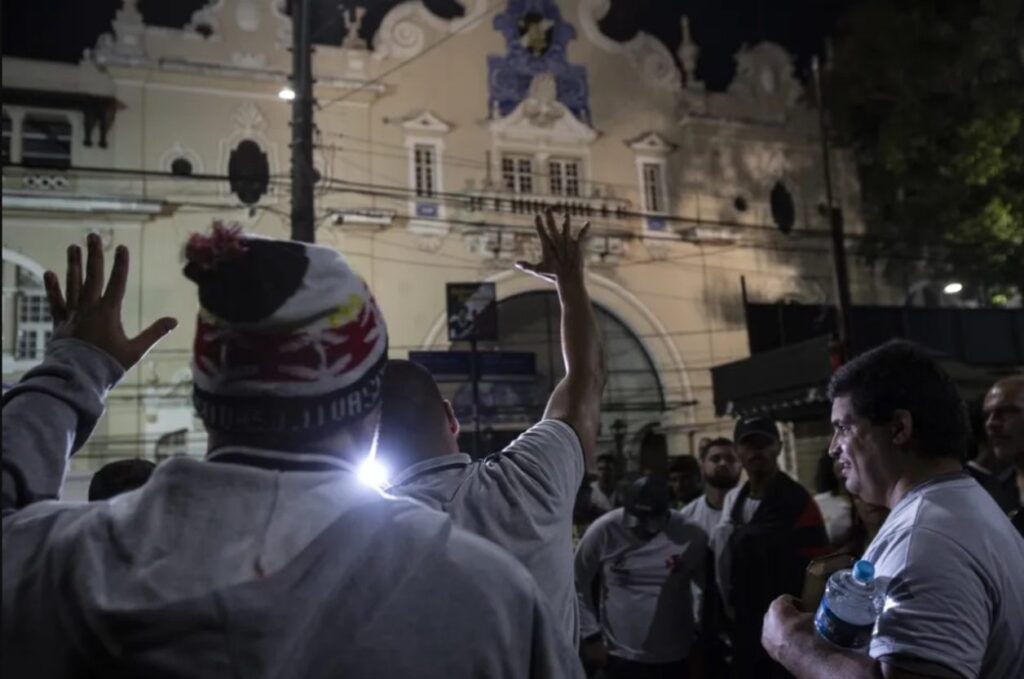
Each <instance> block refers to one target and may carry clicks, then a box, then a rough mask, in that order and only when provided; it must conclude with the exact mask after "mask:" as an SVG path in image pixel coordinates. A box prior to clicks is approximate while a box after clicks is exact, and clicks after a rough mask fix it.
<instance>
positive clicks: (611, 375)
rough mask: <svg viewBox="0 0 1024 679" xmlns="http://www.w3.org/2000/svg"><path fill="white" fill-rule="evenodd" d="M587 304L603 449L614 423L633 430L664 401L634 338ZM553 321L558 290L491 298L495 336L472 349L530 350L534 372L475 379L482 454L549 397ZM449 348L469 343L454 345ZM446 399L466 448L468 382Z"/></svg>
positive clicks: (537, 412)
mask: <svg viewBox="0 0 1024 679" xmlns="http://www.w3.org/2000/svg"><path fill="white" fill-rule="evenodd" d="M594 309H595V311H596V313H597V320H598V324H599V325H600V326H601V330H602V332H603V334H604V338H605V353H606V357H607V365H608V381H607V384H606V385H605V391H604V397H603V399H602V414H601V420H602V425H603V435H604V437H605V438H606V439H607V440H608V442H607V443H606V444H605V445H604V447H605V448H608V449H610V448H611V447H612V445H613V444H612V443H611V436H612V432H611V428H612V423H613V422H615V421H616V420H621V421H623V422H628V427H629V429H630V434H633V433H635V432H636V431H637V430H638V429H639V428H640V426H642V423H646V422H650V421H651V420H658V419H659V417H660V416H661V414H662V413H663V412H664V411H665V410H666V403H665V396H664V392H663V389H662V385H661V380H660V379H659V378H658V374H657V371H656V370H655V368H654V363H653V361H652V360H651V358H650V356H649V355H648V354H647V351H646V349H645V348H644V346H643V344H642V343H641V341H640V338H638V337H637V336H636V334H634V333H633V331H632V330H630V329H629V328H628V327H627V326H626V325H625V324H624V323H623V322H622V321H621V320H619V319H618V318H616V317H615V316H614V315H612V314H611V313H610V312H609V311H607V310H606V309H604V308H602V307H600V306H598V305H597V304H595V305H594ZM559 318H560V308H559V302H558V295H557V294H556V293H555V292H553V291H538V292H528V293H525V294H520V295H515V296H512V297H508V298H506V299H504V300H501V301H500V302H499V303H498V327H499V336H500V337H501V341H500V342H481V343H480V346H479V350H480V351H481V352H484V351H494V350H501V351H522V352H530V353H533V354H534V356H535V361H536V367H537V372H536V375H535V376H534V377H533V379H524V380H508V381H494V382H492V381H483V382H481V384H480V403H481V429H482V430H483V432H484V436H483V438H484V439H485V440H484V442H483V446H482V452H484V453H489V452H493V451H495V450H497V449H499V448H501V447H503V446H504V445H505V444H507V443H508V442H510V441H511V440H512V439H513V438H515V437H516V436H518V435H519V434H520V433H521V432H522V431H523V430H524V429H525V428H526V427H528V426H529V425H531V424H533V423H534V422H536V421H538V420H539V419H540V417H541V416H542V414H543V412H544V406H545V405H546V403H547V399H548V396H549V395H550V394H551V391H552V390H553V389H554V387H555V385H556V384H558V382H559V380H561V379H562V377H563V376H564V375H565V369H564V364H563V360H562V345H561V334H560V329H559ZM452 348H453V349H463V350H464V349H468V348H469V347H468V346H463V343H456V344H455V345H453V346H452ZM442 387H443V388H444V385H442ZM448 389H451V387H449V388H448ZM448 389H446V391H448ZM449 395H451V394H449ZM451 397H452V404H453V405H454V407H455V410H456V414H457V415H458V417H459V420H460V421H461V422H462V425H463V436H464V437H465V440H462V441H460V444H461V445H462V449H463V450H472V435H473V432H472V426H473V421H472V405H473V394H472V386H471V385H469V384H459V385H458V386H457V387H455V389H454V394H453V395H451Z"/></svg>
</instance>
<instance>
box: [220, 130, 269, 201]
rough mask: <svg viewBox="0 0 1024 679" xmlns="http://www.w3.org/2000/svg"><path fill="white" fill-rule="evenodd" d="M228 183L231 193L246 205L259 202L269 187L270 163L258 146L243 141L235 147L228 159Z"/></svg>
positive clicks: (252, 142) (246, 140)
mask: <svg viewBox="0 0 1024 679" xmlns="http://www.w3.org/2000/svg"><path fill="white" fill-rule="evenodd" d="M228 181H229V182H230V184H231V192H232V193H234V194H236V195H237V196H238V199H239V200H240V201H242V202H243V203H245V204H246V205H252V204H253V203H257V202H259V200H260V198H262V197H263V196H264V195H265V194H266V193H267V187H268V186H269V185H270V162H269V161H268V160H267V154H266V153H265V152H264V151H263V150H262V149H261V148H260V145H259V144H257V143H256V142H254V141H252V140H251V139H245V140H243V141H242V142H240V143H239V144H238V146H236V147H235V150H234V151H232V152H231V157H230V158H229V159H228Z"/></svg>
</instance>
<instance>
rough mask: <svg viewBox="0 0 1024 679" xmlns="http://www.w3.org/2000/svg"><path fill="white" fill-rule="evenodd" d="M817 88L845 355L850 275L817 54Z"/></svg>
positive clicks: (848, 339)
mask: <svg viewBox="0 0 1024 679" xmlns="http://www.w3.org/2000/svg"><path fill="white" fill-rule="evenodd" d="M812 69H813V71H814V91H815V95H816V98H817V104H818V122H819V124H820V127H821V161H822V164H823V165H824V166H825V201H826V205H825V209H826V212H827V216H828V223H829V231H830V233H831V236H832V269H833V272H834V274H835V275H834V281H835V288H836V307H837V308H836V311H837V316H838V318H837V319H836V320H837V326H838V330H839V343H840V345H841V347H842V352H843V356H844V358H845V357H846V356H848V355H849V352H850V349H851V346H850V343H851V341H852V337H851V332H852V324H851V323H850V306H851V305H850V276H849V273H848V271H847V268H846V235H845V233H844V230H843V212H842V210H841V209H840V208H839V207H838V206H837V205H836V203H835V196H834V195H833V192H832V162H831V157H830V156H831V154H830V152H829V143H828V123H827V121H826V113H825V103H824V102H825V97H824V93H823V92H822V88H821V74H820V72H819V68H818V58H817V57H815V58H814V61H813V64H812Z"/></svg>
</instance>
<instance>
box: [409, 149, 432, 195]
mask: <svg viewBox="0 0 1024 679" xmlns="http://www.w3.org/2000/svg"><path fill="white" fill-rule="evenodd" d="M435 162H436V159H435V154H434V147H433V146H431V145H429V144H416V146H414V147H413V169H414V172H415V181H416V195H417V196H425V197H428V198H429V197H432V196H433V195H434V191H435V181H434V177H435V176H436V168H435V166H434V163H435Z"/></svg>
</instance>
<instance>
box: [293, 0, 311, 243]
mask: <svg viewBox="0 0 1024 679" xmlns="http://www.w3.org/2000/svg"><path fill="white" fill-rule="evenodd" d="M309 3H310V0H292V87H294V88H295V99H294V100H293V101H292V240H297V241H302V242H304V243H312V242H314V241H315V240H316V234H315V233H314V229H313V73H312V71H313V63H312V62H313V45H312V44H311V41H310V26H309V24H310V16H309V15H310V11H309Z"/></svg>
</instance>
